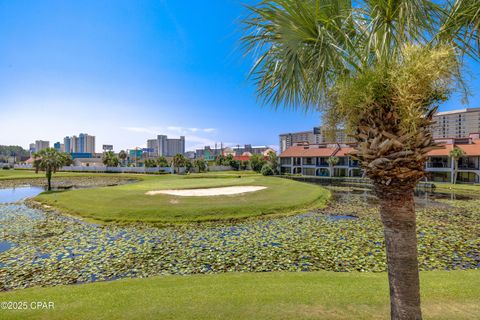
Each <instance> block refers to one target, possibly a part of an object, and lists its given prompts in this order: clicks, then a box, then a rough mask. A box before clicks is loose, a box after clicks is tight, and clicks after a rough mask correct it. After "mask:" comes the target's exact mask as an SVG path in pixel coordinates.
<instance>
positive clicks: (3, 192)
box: [0, 186, 45, 203]
mask: <svg viewBox="0 0 480 320" xmlns="http://www.w3.org/2000/svg"><path fill="white" fill-rule="evenodd" d="M43 191H45V190H44V189H43V188H41V187H32V186H20V187H16V188H6V189H0V203H10V202H17V201H20V200H23V199H25V198H30V197H34V196H36V195H38V194H39V193H41V192H43Z"/></svg>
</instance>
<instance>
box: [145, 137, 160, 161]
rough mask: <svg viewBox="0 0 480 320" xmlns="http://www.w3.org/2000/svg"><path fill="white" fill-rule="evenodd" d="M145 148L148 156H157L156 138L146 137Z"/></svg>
mask: <svg viewBox="0 0 480 320" xmlns="http://www.w3.org/2000/svg"><path fill="white" fill-rule="evenodd" d="M147 149H148V152H147V154H148V156H149V157H156V156H158V140H157V139H148V140H147Z"/></svg>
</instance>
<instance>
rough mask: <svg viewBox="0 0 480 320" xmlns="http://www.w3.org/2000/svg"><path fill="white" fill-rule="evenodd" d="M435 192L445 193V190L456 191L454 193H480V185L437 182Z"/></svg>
mask: <svg viewBox="0 0 480 320" xmlns="http://www.w3.org/2000/svg"><path fill="white" fill-rule="evenodd" d="M435 190H437V191H445V190H454V191H467V192H480V184H464V183H457V184H453V183H439V182H435Z"/></svg>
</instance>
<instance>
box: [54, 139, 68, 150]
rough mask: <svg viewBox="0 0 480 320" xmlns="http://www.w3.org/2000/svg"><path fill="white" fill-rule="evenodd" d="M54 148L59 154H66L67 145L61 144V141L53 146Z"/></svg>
mask: <svg viewBox="0 0 480 320" xmlns="http://www.w3.org/2000/svg"><path fill="white" fill-rule="evenodd" d="M53 147H54V148H55V150H57V151H59V152H65V144H63V143H60V141H58V142H55V143H54V144H53Z"/></svg>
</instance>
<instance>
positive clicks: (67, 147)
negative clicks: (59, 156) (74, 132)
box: [63, 137, 72, 153]
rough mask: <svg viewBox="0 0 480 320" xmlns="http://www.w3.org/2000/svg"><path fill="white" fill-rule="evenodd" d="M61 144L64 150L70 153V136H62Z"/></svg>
mask: <svg viewBox="0 0 480 320" xmlns="http://www.w3.org/2000/svg"><path fill="white" fill-rule="evenodd" d="M63 145H64V149H65V152H68V153H71V152H72V138H70V137H65V138H63Z"/></svg>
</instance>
